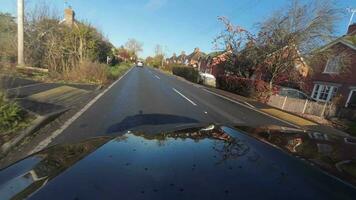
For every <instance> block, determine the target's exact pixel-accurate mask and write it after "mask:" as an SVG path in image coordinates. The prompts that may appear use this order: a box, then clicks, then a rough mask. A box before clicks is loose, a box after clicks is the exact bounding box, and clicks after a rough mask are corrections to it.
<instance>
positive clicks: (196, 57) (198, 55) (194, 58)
mask: <svg viewBox="0 0 356 200" xmlns="http://www.w3.org/2000/svg"><path fill="white" fill-rule="evenodd" d="M205 56H206V54H205V53H204V52H201V51H200V49H199V48H195V49H194V51H193V53H191V54H189V55H188V56H187V60H188V63H187V65H189V66H192V67H196V68H200V65H201V63H202V61H203V60H204V58H205Z"/></svg>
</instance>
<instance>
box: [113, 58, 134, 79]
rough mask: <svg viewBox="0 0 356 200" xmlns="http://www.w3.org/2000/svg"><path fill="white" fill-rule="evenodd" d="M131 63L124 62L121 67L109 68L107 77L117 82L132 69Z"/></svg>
mask: <svg viewBox="0 0 356 200" xmlns="http://www.w3.org/2000/svg"><path fill="white" fill-rule="evenodd" d="M131 65H132V64H131V63H128V62H122V63H120V64H119V65H115V66H112V67H109V68H108V71H107V76H108V79H109V80H116V79H117V78H119V77H120V76H122V75H123V74H124V73H125V72H126V71H127V70H128V69H130V67H131Z"/></svg>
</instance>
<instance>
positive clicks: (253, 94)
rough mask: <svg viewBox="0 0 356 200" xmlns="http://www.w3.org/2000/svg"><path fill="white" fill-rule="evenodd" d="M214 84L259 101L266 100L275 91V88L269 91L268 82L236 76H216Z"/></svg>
mask: <svg viewBox="0 0 356 200" xmlns="http://www.w3.org/2000/svg"><path fill="white" fill-rule="evenodd" d="M216 86H217V88H220V89H222V90H226V91H229V92H233V93H236V94H239V95H241V96H245V97H250V98H254V99H257V100H259V101H261V102H267V101H268V99H269V97H270V96H271V95H272V94H274V93H275V88H274V89H273V91H271V90H270V88H269V84H268V83H266V82H264V81H262V80H251V79H247V78H241V77H237V76H218V77H217V78H216Z"/></svg>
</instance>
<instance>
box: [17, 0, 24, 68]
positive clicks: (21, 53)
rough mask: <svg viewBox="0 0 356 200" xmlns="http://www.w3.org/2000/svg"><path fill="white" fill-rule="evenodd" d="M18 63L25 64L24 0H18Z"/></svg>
mask: <svg viewBox="0 0 356 200" xmlns="http://www.w3.org/2000/svg"><path fill="white" fill-rule="evenodd" d="M17 64H18V65H19V66H24V65H25V60H24V0H17Z"/></svg>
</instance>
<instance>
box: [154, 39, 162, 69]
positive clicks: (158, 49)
mask: <svg viewBox="0 0 356 200" xmlns="http://www.w3.org/2000/svg"><path fill="white" fill-rule="evenodd" d="M163 49H164V48H163V46H162V45H159V44H157V45H156V46H155V49H154V52H155V56H154V58H153V66H161V67H162V66H163V62H164V57H165V52H164V50H163Z"/></svg>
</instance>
